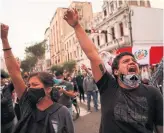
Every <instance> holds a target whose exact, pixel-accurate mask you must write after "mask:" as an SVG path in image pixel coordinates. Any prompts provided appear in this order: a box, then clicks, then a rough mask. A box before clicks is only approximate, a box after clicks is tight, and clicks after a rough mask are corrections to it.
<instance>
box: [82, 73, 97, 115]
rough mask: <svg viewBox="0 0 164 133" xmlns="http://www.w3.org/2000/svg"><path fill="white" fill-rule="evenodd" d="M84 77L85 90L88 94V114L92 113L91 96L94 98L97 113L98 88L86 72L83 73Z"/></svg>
mask: <svg viewBox="0 0 164 133" xmlns="http://www.w3.org/2000/svg"><path fill="white" fill-rule="evenodd" d="M83 76H84V80H83V88H84V90H85V93H86V94H87V108H88V112H91V107H90V104H91V96H92V98H93V103H94V108H95V111H96V112H97V111H98V106H97V97H96V90H97V86H96V84H95V82H94V80H93V78H92V77H91V76H89V75H88V74H87V72H86V71H85V70H84V71H83Z"/></svg>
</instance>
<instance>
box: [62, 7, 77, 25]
mask: <svg viewBox="0 0 164 133" xmlns="http://www.w3.org/2000/svg"><path fill="white" fill-rule="evenodd" d="M64 19H65V20H66V21H67V23H68V24H69V25H70V26H72V27H73V28H74V27H75V26H76V25H77V24H78V19H79V17H78V12H77V10H76V9H68V10H67V11H66V12H65V13H64Z"/></svg>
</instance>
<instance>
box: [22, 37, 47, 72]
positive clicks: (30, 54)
mask: <svg viewBox="0 0 164 133" xmlns="http://www.w3.org/2000/svg"><path fill="white" fill-rule="evenodd" d="M45 43H46V40H43V41H42V42H39V43H35V45H33V46H29V47H26V49H25V53H26V58H25V60H23V61H22V62H21V68H22V70H23V71H24V72H25V71H27V72H28V71H31V69H32V68H33V67H34V66H35V65H36V64H37V62H38V59H42V58H43V57H44V55H45Z"/></svg>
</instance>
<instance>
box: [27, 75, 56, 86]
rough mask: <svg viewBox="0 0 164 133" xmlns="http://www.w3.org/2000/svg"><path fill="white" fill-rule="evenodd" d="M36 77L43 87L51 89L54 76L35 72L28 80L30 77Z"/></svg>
mask: <svg viewBox="0 0 164 133" xmlns="http://www.w3.org/2000/svg"><path fill="white" fill-rule="evenodd" d="M34 76H36V77H38V79H39V80H40V81H41V82H42V83H43V85H44V86H45V87H53V85H54V81H53V78H54V76H53V75H52V74H50V73H47V72H36V73H31V74H30V76H29V78H28V80H29V79H30V78H32V77H34Z"/></svg>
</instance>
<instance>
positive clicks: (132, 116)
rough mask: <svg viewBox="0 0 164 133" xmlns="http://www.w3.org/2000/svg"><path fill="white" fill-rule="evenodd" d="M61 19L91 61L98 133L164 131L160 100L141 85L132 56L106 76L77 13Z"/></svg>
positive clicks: (124, 55)
mask: <svg viewBox="0 0 164 133" xmlns="http://www.w3.org/2000/svg"><path fill="white" fill-rule="evenodd" d="M64 19H65V20H66V21H67V23H68V24H69V25H70V26H72V27H73V28H74V30H75V33H76V36H77V38H78V40H79V43H80V46H81V48H82V50H83V51H84V53H85V54H86V56H87V57H88V59H89V60H90V63H91V67H92V72H93V76H94V79H95V81H96V82H97V86H98V88H99V91H100V97H101V125H100V133H123V132H124V133H153V126H154V125H155V127H156V129H157V133H162V130H163V104H162V103H163V100H162V95H161V94H160V92H159V91H158V90H157V89H156V88H154V87H152V86H147V85H144V84H142V83H140V82H141V81H140V79H139V76H138V74H139V67H138V63H137V62H136V60H135V58H134V55H132V54H131V53H128V52H125V53H121V54H119V55H117V56H116V57H115V59H114V60H113V63H112V73H113V75H114V77H113V76H112V75H111V74H109V73H108V72H107V70H106V69H105V66H104V64H103V61H102V60H101V58H100V56H99V54H98V51H97V48H96V46H95V45H94V44H93V42H92V41H91V40H90V39H89V37H88V36H87V34H86V33H85V30H84V29H83V28H82V26H81V25H80V23H79V21H78V13H77V11H76V9H73V10H71V9H68V10H67V11H66V12H65V15H64Z"/></svg>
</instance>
